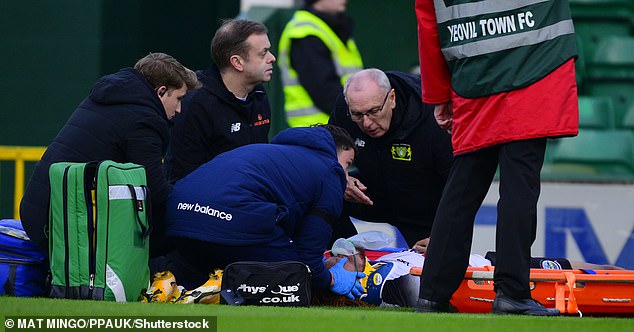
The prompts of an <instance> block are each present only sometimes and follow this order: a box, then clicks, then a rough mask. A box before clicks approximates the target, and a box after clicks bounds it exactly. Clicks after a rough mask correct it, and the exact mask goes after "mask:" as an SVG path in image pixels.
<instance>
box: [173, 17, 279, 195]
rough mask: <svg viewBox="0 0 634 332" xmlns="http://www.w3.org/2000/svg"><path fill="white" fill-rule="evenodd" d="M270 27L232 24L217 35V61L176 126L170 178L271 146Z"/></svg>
mask: <svg viewBox="0 0 634 332" xmlns="http://www.w3.org/2000/svg"><path fill="white" fill-rule="evenodd" d="M270 48H271V43H270V42H269V38H268V36H267V29H266V26H264V25H263V24H261V23H258V22H254V21H249V20H229V21H226V22H225V23H224V24H223V25H222V26H221V27H220V28H219V29H218V30H217V31H216V34H215V35H214V38H213V40H212V42H211V55H212V58H213V60H214V62H215V64H212V65H211V67H209V68H208V69H207V70H205V71H203V72H199V73H198V74H199V79H200V81H201V82H202V84H203V87H202V89H200V90H198V91H196V92H195V93H194V94H192V95H191V96H188V97H187V100H186V102H185V103H184V105H183V113H182V114H180V115H179V116H177V117H176V119H175V120H174V122H175V124H174V127H173V128H172V140H171V143H170V148H171V153H169V154H168V158H167V162H168V168H169V173H170V174H169V178H170V181H171V182H175V181H176V180H179V179H181V178H183V177H184V176H185V175H187V174H189V173H190V172H191V171H193V170H194V169H196V168H197V167H198V166H200V165H202V164H204V163H206V162H207V161H209V160H211V159H212V158H213V157H215V156H217V155H218V154H220V153H222V152H225V151H229V150H231V149H234V148H236V147H239V146H242V145H246V144H252V143H268V134H269V129H270V127H271V109H270V107H269V101H268V98H267V96H266V92H265V91H264V88H263V86H262V83H263V82H268V81H269V80H270V79H271V75H272V73H273V63H274V62H275V56H273V54H272V53H271V52H270Z"/></svg>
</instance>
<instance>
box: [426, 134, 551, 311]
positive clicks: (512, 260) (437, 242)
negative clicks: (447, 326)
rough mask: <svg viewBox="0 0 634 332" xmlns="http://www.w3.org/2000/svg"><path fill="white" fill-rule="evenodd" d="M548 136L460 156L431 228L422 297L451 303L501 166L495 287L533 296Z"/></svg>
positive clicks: (511, 293) (517, 295)
mask: <svg viewBox="0 0 634 332" xmlns="http://www.w3.org/2000/svg"><path fill="white" fill-rule="evenodd" d="M545 150H546V138H538V139H530V140H521V141H514V142H509V143H504V144H499V145H496V146H493V147H489V148H485V149H481V150H478V151H475V152H472V153H467V154H464V155H459V156H456V157H455V159H454V163H453V166H452V168H451V171H450V174H449V178H448V180H447V184H446V185H445V190H444V192H443V195H442V198H441V200H440V203H439V206H438V210H437V212H436V217H435V219H434V224H433V227H432V231H431V239H430V244H429V248H428V249H427V253H426V257H425V264H424V267H423V274H422V276H421V288H420V293H419V296H420V297H421V298H424V299H427V300H431V301H437V302H447V301H449V300H450V298H451V296H452V294H453V293H454V292H455V291H456V289H458V287H459V286H460V283H461V282H462V279H463V277H464V273H465V271H466V269H467V267H468V265H469V253H470V250H471V242H472V238H473V223H474V220H475V215H476V213H477V211H478V209H479V208H480V205H481V204H482V201H483V200H484V197H485V196H486V194H487V191H488V189H489V187H490V186H491V182H492V181H493V177H494V176H495V171H496V169H497V167H498V165H499V166H500V199H499V201H498V204H497V213H498V218H497V228H496V243H495V248H496V252H497V262H496V266H495V274H494V281H495V289H496V291H497V290H502V291H503V292H504V294H505V295H507V296H510V297H512V298H517V299H526V298H530V289H529V274H530V259H531V245H532V244H533V242H534V241H535V235H536V224H537V200H538V199H539V193H540V171H541V167H542V165H543V163H544V152H545Z"/></svg>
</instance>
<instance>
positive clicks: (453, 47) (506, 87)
mask: <svg viewBox="0 0 634 332" xmlns="http://www.w3.org/2000/svg"><path fill="white" fill-rule="evenodd" d="M434 6H435V11H436V21H437V23H438V35H439V39H440V48H441V50H442V53H443V56H444V58H445V61H446V62H447V65H448V67H449V71H450V72H451V73H452V82H451V85H452V88H453V89H454V91H456V93H457V94H458V95H460V96H462V97H465V98H477V97H483V96H487V95H491V94H496V93H500V92H505V91H511V90H516V89H520V88H523V87H526V86H528V85H530V84H532V83H535V82H536V81H538V80H540V79H541V78H543V77H545V76H546V75H548V74H549V73H550V72H552V71H553V70H555V69H556V68H557V67H559V66H560V65H562V64H563V63H564V62H566V61H567V60H569V59H570V58H572V57H575V56H576V55H577V49H576V44H575V36H574V27H573V24H572V19H571V17H570V8H569V6H568V1H566V0H512V1H511V0H481V1H472V0H471V1H467V0H434ZM456 73H459V75H455V74H456Z"/></svg>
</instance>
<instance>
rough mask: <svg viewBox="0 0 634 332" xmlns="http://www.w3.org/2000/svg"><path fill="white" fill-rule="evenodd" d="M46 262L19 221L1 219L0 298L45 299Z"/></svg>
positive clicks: (43, 255) (44, 256)
mask: <svg viewBox="0 0 634 332" xmlns="http://www.w3.org/2000/svg"><path fill="white" fill-rule="evenodd" d="M45 261H46V255H45V254H44V253H43V252H41V251H40V250H39V249H38V248H37V247H36V246H35V245H34V244H33V243H32V242H31V241H30V239H29V237H28V236H27V235H26V232H25V231H24V228H22V223H20V221H19V220H15V219H2V220H0V295H12V296H24V297H31V296H46V293H47V288H46V277H47V275H48V273H47V272H48V268H47V266H46V263H45Z"/></svg>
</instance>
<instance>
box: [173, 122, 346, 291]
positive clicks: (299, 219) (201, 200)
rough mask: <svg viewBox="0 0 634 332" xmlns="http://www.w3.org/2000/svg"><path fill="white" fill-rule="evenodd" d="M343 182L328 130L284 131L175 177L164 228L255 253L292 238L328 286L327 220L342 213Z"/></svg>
mask: <svg viewBox="0 0 634 332" xmlns="http://www.w3.org/2000/svg"><path fill="white" fill-rule="evenodd" d="M345 185H346V176H345V173H344V171H343V168H342V167H341V165H339V162H338V160H337V151H336V148H335V144H334V140H333V138H332V136H331V135H330V133H329V132H328V131H327V130H326V129H324V128H291V129H287V130H285V131H283V132H281V133H280V134H279V135H277V136H276V137H275V138H273V140H272V142H271V144H251V145H246V146H242V147H238V148H236V149H234V150H231V151H228V152H225V153H222V154H220V155H218V156H216V157H215V158H213V159H212V160H210V161H209V162H207V163H206V164H203V165H202V166H200V167H199V168H198V169H196V170H195V171H193V172H192V173H190V174H189V175H187V176H186V177H184V178H183V179H181V180H179V181H177V182H176V184H175V186H174V189H173V191H172V193H171V195H170V197H169V199H168V206H167V219H168V229H167V233H168V235H171V236H177V237H186V238H193V239H197V240H201V241H206V242H211V243H215V244H225V245H231V246H252V247H254V249H255V250H257V248H258V246H262V245H267V246H271V245H272V246H275V244H276V243H280V244H288V243H289V241H292V243H293V247H294V248H295V249H296V250H297V254H298V256H299V257H300V259H301V260H302V261H303V262H304V263H305V264H307V265H308V266H309V267H310V268H311V271H312V273H313V283H314V284H315V286H318V287H322V288H323V287H325V286H326V285H327V284H329V283H330V273H329V272H328V270H326V269H325V268H324V266H323V263H322V255H323V252H324V250H326V246H327V244H328V241H329V239H330V236H331V232H332V228H331V227H330V225H329V221H330V220H337V218H338V217H339V215H340V214H341V209H342V204H343V193H344V190H345ZM326 219H330V220H326ZM275 260H277V259H275V258H274V257H272V258H271V261H275Z"/></svg>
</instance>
